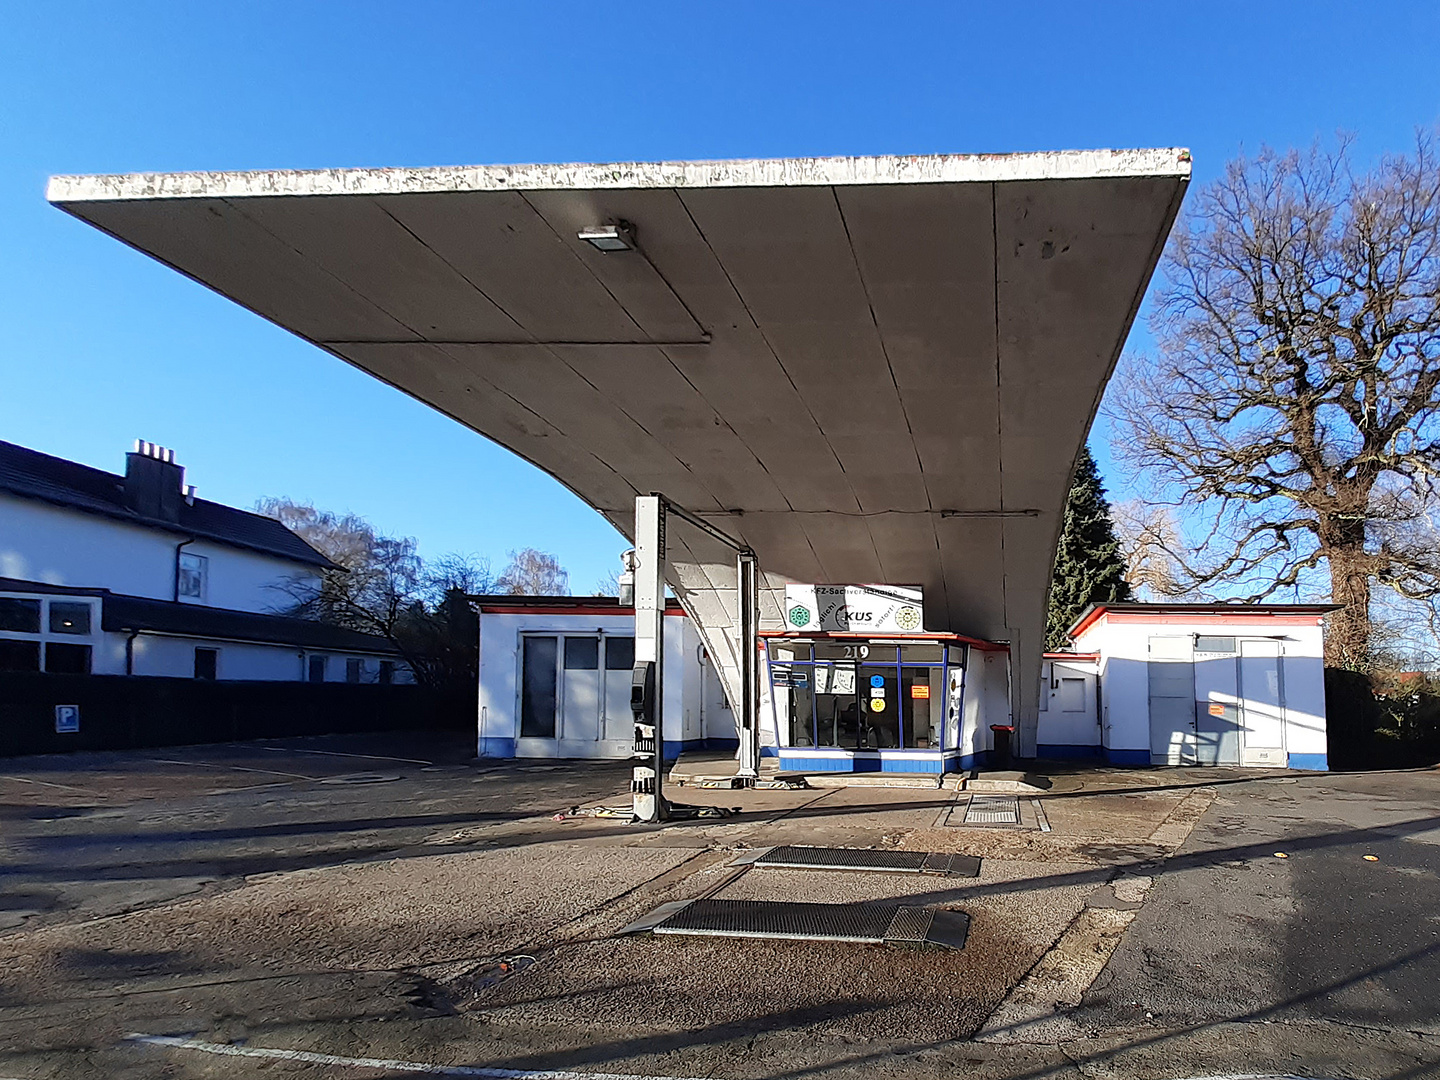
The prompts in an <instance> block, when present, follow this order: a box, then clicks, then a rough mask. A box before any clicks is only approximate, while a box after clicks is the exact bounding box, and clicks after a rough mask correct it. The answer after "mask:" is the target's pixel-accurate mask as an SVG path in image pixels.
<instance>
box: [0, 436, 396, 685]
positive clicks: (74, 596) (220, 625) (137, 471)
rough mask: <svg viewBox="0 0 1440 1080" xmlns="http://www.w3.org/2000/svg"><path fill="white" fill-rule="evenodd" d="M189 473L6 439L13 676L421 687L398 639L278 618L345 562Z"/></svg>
mask: <svg viewBox="0 0 1440 1080" xmlns="http://www.w3.org/2000/svg"><path fill="white" fill-rule="evenodd" d="M184 479H185V471H184V469H182V468H181V467H180V466H179V465H177V464H176V463H175V458H174V455H173V453H171V452H170V451H169V450H166V449H165V448H163V447H159V446H155V445H153V444H150V443H137V444H136V446H135V449H134V450H133V451H132V452H131V453H129V454H127V455H126V461H125V473H124V475H123V476H122V475H117V474H115V473H108V472H105V471H104V470H102V469H95V468H91V467H90V466H87V465H82V464H80V463H78V462H74V461H67V460H66V459H64V458H58V457H53V456H52V455H49V454H42V453H39V452H38V451H35V450H29V449H26V448H25V447H22V446H16V445H15V444H13V443H7V442H0V671H46V672H53V673H62V674H94V675H142V676H144V675H150V676H168V677H172V678H187V679H188V678H195V679H245V680H275V681H297V680H303V681H307V682H361V683H388V682H407V681H410V674H409V669H408V668H407V667H406V666H405V665H404V664H403V662H402V661H401V659H400V656H399V654H398V652H397V651H396V650H395V648H394V647H393V646H392V645H390V643H389V642H387V641H385V640H384V639H383V638H378V637H372V636H370V635H368V634H360V633H356V632H354V631H351V630H345V629H342V628H339V627H333V626H327V625H324V624H322V623H317V622H312V621H309V620H305V619H294V618H288V617H285V616H281V615H276V614H273V612H274V611H275V610H276V609H277V608H283V607H285V606H287V604H288V603H289V602H290V591H293V590H287V589H286V588H282V586H286V585H287V584H288V585H290V586H293V587H296V588H301V589H303V588H306V587H316V586H318V583H319V580H320V577H319V575H320V572H321V571H322V570H324V569H327V568H330V567H331V566H332V564H331V563H330V562H329V560H327V559H326V558H325V557H324V556H323V555H321V554H320V553H319V552H318V551H316V550H315V549H314V548H312V547H310V545H308V544H307V543H305V541H304V540H302V539H301V538H300V537H299V536H297V535H296V534H294V533H293V532H291V531H290V530H289V529H287V528H285V526H284V525H282V524H281V523H280V522H278V521H275V520H273V519H272V518H267V517H263V516H261V515H259V514H252V513H249V512H248V511H245V510H238V509H236V508H234V507H231V506H225V505H223V504H221V503H216V502H210V501H209V500H206V499H200V498H197V497H196V495H195V489H194V488H193V487H187V486H186V485H185V483H184Z"/></svg>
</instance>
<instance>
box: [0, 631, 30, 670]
mask: <svg viewBox="0 0 1440 1080" xmlns="http://www.w3.org/2000/svg"><path fill="white" fill-rule="evenodd" d="M39 670H40V643H39V642H38V641H16V640H14V639H13V638H0V671H39Z"/></svg>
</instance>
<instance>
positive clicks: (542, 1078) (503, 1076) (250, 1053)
mask: <svg viewBox="0 0 1440 1080" xmlns="http://www.w3.org/2000/svg"><path fill="white" fill-rule="evenodd" d="M125 1041H126V1042H135V1043H143V1044H144V1045H146V1046H169V1047H173V1048H175V1049H177V1050H199V1051H200V1052H202V1053H206V1054H220V1055H223V1056H225V1057H247V1058H268V1059H270V1060H275V1061H303V1062H305V1063H306V1064H307V1065H349V1066H352V1067H354V1068H357V1069H388V1070H390V1071H391V1072H411V1073H422V1074H424V1075H427V1076H482V1077H487V1078H489V1080H699V1078H696V1077H678V1076H652V1075H649V1074H636V1073H592V1072H570V1071H569V1070H566V1069H494V1068H490V1067H489V1066H485V1065H427V1064H425V1063H424V1062H421V1061H395V1060H391V1059H390V1058H352V1057H340V1056H339V1055H336V1054H315V1053H311V1052H310V1051H308V1050H280V1049H271V1048H269V1047H264V1046H234V1045H231V1044H229V1043H212V1042H204V1041H203V1040H201V1039H186V1038H182V1037H179V1036H175V1035H144V1034H141V1033H139V1032H135V1033H132V1034H130V1035H126V1036H125Z"/></svg>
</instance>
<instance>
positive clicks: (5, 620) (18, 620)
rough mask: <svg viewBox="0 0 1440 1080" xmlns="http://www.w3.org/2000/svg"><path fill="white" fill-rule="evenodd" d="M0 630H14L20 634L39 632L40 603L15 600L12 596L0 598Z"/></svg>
mask: <svg viewBox="0 0 1440 1080" xmlns="http://www.w3.org/2000/svg"><path fill="white" fill-rule="evenodd" d="M0 630H14V631H16V632H17V633H21V634H38V633H39V632H40V601H39V600H16V599H15V598H14V597H12V596H0Z"/></svg>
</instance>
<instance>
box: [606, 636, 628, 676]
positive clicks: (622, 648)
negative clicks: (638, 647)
mask: <svg viewBox="0 0 1440 1080" xmlns="http://www.w3.org/2000/svg"><path fill="white" fill-rule="evenodd" d="M634 666H635V639H634V638H633V637H607V638H606V639H605V670H606V671H629V670H630V669H631V668H633V667H634Z"/></svg>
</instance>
